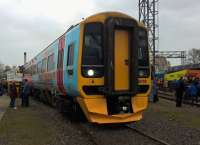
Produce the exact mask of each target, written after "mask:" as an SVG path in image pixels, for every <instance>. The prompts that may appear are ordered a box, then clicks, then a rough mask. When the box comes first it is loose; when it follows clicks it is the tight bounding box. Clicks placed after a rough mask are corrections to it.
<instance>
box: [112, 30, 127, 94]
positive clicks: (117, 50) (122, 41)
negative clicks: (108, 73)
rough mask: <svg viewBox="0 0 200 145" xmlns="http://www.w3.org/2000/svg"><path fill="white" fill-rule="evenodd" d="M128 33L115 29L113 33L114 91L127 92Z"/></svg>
mask: <svg viewBox="0 0 200 145" xmlns="http://www.w3.org/2000/svg"><path fill="white" fill-rule="evenodd" d="M128 37H129V33H128V31H127V30H120V29H116V30H115V33H114V66H115V67H114V80H115V81H114V89H115V90H116V91H122V90H123V91H127V90H129V66H128V61H129V60H128V59H129V58H128V54H129V53H128V51H129V38H128Z"/></svg>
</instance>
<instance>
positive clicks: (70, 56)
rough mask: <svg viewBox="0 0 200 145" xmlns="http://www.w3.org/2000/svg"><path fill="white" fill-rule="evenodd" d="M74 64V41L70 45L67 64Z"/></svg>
mask: <svg viewBox="0 0 200 145" xmlns="http://www.w3.org/2000/svg"><path fill="white" fill-rule="evenodd" d="M73 64H74V43H71V44H70V45H69V46H68V54H67V66H72V65H73Z"/></svg>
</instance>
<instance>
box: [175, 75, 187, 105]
mask: <svg viewBox="0 0 200 145" xmlns="http://www.w3.org/2000/svg"><path fill="white" fill-rule="evenodd" d="M184 89H185V85H184V81H183V77H181V78H180V79H179V80H178V81H177V82H176V107H181V105H182V98H183V93H184Z"/></svg>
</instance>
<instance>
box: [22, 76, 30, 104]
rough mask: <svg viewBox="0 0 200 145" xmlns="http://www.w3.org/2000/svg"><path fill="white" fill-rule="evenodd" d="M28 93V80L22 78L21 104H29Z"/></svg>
mask: <svg viewBox="0 0 200 145" xmlns="http://www.w3.org/2000/svg"><path fill="white" fill-rule="evenodd" d="M29 94H30V85H29V83H28V80H27V79H25V80H24V88H23V91H22V106H25V107H28V106H29Z"/></svg>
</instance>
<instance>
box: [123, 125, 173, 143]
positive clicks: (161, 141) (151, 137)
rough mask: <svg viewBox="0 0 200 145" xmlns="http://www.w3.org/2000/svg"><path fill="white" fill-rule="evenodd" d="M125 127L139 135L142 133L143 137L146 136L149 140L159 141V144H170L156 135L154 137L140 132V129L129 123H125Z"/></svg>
mask: <svg viewBox="0 0 200 145" xmlns="http://www.w3.org/2000/svg"><path fill="white" fill-rule="evenodd" d="M125 127H127V128H128V129H129V130H132V131H134V132H137V133H138V134H140V135H142V136H144V137H146V138H148V139H150V140H153V141H155V142H157V143H159V144H161V145H170V144H169V143H167V142H165V141H164V140H161V139H159V138H156V137H154V136H152V135H149V134H147V133H144V132H142V131H140V130H138V129H136V128H133V127H131V126H130V125H125Z"/></svg>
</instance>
